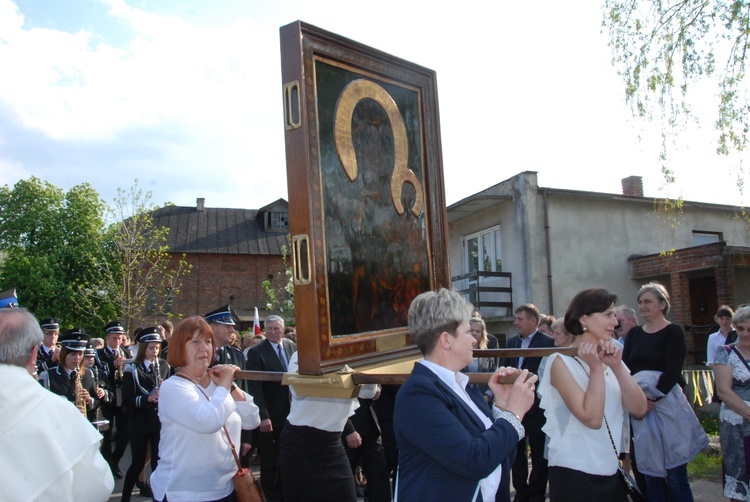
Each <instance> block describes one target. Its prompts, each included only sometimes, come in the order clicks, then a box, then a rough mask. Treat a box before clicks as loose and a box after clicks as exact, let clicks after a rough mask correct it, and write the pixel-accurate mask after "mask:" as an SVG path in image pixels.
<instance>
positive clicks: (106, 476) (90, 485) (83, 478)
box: [72, 443, 115, 502]
mask: <svg viewBox="0 0 750 502" xmlns="http://www.w3.org/2000/svg"><path fill="white" fill-rule="evenodd" d="M72 472H73V500H82V501H91V502H101V501H105V500H109V497H110V495H112V491H113V490H114V488H115V479H114V478H113V477H112V471H111V470H110V468H109V465H107V462H106V461H105V460H104V457H102V454H101V453H100V452H99V443H95V444H92V445H91V447H90V448H89V450H88V452H86V455H85V456H84V457H83V458H82V459H81V461H80V462H78V463H77V464H75V465H74V466H73V468H72Z"/></svg>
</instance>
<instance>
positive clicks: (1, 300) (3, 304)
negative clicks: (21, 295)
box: [0, 289, 18, 309]
mask: <svg viewBox="0 0 750 502" xmlns="http://www.w3.org/2000/svg"><path fill="white" fill-rule="evenodd" d="M6 308H7V309H15V308H18V296H17V295H16V290H15V289H9V290H8V291H3V292H2V293H0V309H6Z"/></svg>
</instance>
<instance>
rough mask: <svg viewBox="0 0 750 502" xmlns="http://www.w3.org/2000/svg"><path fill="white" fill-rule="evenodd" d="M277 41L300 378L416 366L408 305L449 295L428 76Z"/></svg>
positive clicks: (332, 42)
mask: <svg viewBox="0 0 750 502" xmlns="http://www.w3.org/2000/svg"><path fill="white" fill-rule="evenodd" d="M280 34H281V60H282V79H283V96H284V128H285V142H286V162H287V180H288V183H287V184H288V188H289V227H290V233H291V243H292V261H293V271H294V272H293V273H294V298H295V317H296V323H297V343H298V350H299V361H300V364H299V368H300V374H303V375H320V374H323V373H327V372H332V371H335V370H337V369H340V368H341V367H343V366H344V365H345V364H346V365H349V366H352V367H357V366H362V365H371V364H379V363H385V362H387V361H391V360H396V359H399V358H404V357H408V356H414V355H415V354H417V350H416V347H415V346H414V344H413V340H412V339H411V337H410V336H409V333H408V328H407V314H408V309H409V305H410V304H411V301H412V300H413V299H414V297H416V296H417V295H418V294H420V293H422V292H423V291H427V290H430V289H436V288H439V287H450V272H449V263H450V261H449V259H448V249H447V245H446V240H447V239H446V210H445V196H444V189H443V170H442V157H441V149H440V148H441V147H440V123H439V117H438V101H437V81H436V75H435V72H433V71H432V70H429V69H426V68H423V67H421V66H418V65H415V64H412V63H409V62H407V61H404V60H402V59H399V58H396V57H394V56H391V55H388V54H385V53H383V52H381V51H378V50H376V49H373V48H370V47H367V46H365V45H362V44H359V43H357V42H354V41H352V40H348V39H346V38H343V37H340V36H338V35H335V34H333V33H330V32H327V31H324V30H321V29H319V28H316V27H314V26H311V25H309V24H305V23H302V22H295V23H292V24H290V25H287V26H284V27H282V28H281V30H280Z"/></svg>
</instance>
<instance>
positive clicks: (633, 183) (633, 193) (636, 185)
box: [622, 176, 643, 197]
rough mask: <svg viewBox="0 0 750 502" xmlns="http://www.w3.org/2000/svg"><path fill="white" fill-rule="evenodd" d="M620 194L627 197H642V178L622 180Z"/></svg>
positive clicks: (634, 177)
mask: <svg viewBox="0 0 750 502" xmlns="http://www.w3.org/2000/svg"><path fill="white" fill-rule="evenodd" d="M622 194H623V195H625V196H628V197H643V178H641V177H640V176H628V177H627V178H623V179H622Z"/></svg>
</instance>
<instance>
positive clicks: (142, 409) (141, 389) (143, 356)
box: [122, 327, 169, 501]
mask: <svg viewBox="0 0 750 502" xmlns="http://www.w3.org/2000/svg"><path fill="white" fill-rule="evenodd" d="M137 336H138V338H137V340H136V341H137V342H138V354H137V355H136V356H135V360H134V361H133V362H132V363H129V364H127V365H126V366H125V376H124V377H123V381H122V402H123V406H124V407H125V408H126V409H127V410H128V431H129V433H130V452H131V455H132V462H131V464H130V468H128V472H127V473H126V474H125V481H124V482H123V487H122V500H123V501H128V500H130V494H131V492H132V491H133V485H136V484H137V485H138V488H139V489H140V490H141V496H147V497H150V496H151V489H150V487H149V485H148V484H147V483H141V482H139V481H138V474H140V472H141V471H142V470H143V467H144V465H145V463H146V457H147V455H148V445H149V444H150V445H151V471H152V472H153V471H154V470H155V469H156V466H157V464H158V460H159V431H160V430H161V423H160V422H159V414H158V402H159V387H160V386H161V383H162V382H163V381H164V380H165V379H166V378H167V377H168V376H169V364H167V362H166V361H164V360H163V359H159V350H160V349H161V333H159V331H158V329H157V328H156V327H150V328H144V329H142V330H141V331H140V332H139V333H138V335H137Z"/></svg>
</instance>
